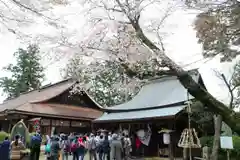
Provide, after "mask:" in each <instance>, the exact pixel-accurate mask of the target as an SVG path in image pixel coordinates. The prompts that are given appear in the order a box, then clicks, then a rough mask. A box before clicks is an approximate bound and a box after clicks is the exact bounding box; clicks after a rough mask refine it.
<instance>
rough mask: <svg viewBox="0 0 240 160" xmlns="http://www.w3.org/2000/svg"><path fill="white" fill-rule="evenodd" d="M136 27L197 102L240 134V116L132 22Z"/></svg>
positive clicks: (140, 36)
mask: <svg viewBox="0 0 240 160" xmlns="http://www.w3.org/2000/svg"><path fill="white" fill-rule="evenodd" d="M130 21H131V23H132V26H133V27H134V29H135V31H136V33H137V36H138V38H139V39H140V41H142V42H143V43H144V44H145V45H146V46H147V47H148V48H150V50H151V51H152V52H154V54H156V55H158V56H159V57H158V58H159V59H161V60H162V62H163V63H164V64H165V65H166V67H168V68H169V69H170V70H172V71H173V72H175V74H176V76H177V77H178V79H179V81H180V82H181V84H182V85H183V86H184V87H185V88H186V89H187V90H188V92H189V93H190V94H191V95H192V96H193V97H195V98H196V99H197V100H199V101H200V102H202V103H203V104H205V105H206V106H207V107H208V108H209V109H210V110H211V111H212V112H214V113H216V114H219V115H221V116H222V118H223V120H224V121H225V123H226V124H228V125H229V127H231V128H232V130H233V131H235V132H236V133H238V134H240V116H239V115H238V114H237V113H236V112H234V111H232V110H231V109H230V108H228V107H227V106H226V105H224V104H223V103H222V102H220V101H218V100H217V99H216V98H214V97H213V96H212V95H211V94H210V93H209V92H207V91H206V90H205V89H204V88H203V87H202V86H200V85H199V84H198V83H197V82H195V81H194V80H193V78H192V77H191V76H190V75H189V74H188V72H186V71H184V70H183V69H182V68H181V67H180V66H178V65H177V64H176V63H175V62H174V61H173V60H171V59H170V58H169V57H168V56H167V55H166V54H165V53H163V52H164V51H162V50H160V49H159V48H158V47H157V46H156V45H155V44H154V43H153V42H151V41H150V40H149V39H148V38H147V37H146V36H145V34H144V33H143V31H142V29H141V27H140V25H139V24H138V23H136V22H134V21H133V20H130Z"/></svg>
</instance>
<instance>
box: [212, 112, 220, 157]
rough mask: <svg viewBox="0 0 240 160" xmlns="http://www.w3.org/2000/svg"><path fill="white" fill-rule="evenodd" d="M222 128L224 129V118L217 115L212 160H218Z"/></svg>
mask: <svg viewBox="0 0 240 160" xmlns="http://www.w3.org/2000/svg"><path fill="white" fill-rule="evenodd" d="M221 127H222V116H221V115H216V116H215V117H214V129H215V134H214V140H213V147H212V154H211V160H218V150H219V145H220V135H221Z"/></svg>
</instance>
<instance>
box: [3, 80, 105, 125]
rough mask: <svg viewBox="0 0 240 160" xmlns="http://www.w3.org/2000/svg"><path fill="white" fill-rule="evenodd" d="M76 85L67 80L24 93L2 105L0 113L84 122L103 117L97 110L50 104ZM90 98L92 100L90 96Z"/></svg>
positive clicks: (74, 82)
mask: <svg viewBox="0 0 240 160" xmlns="http://www.w3.org/2000/svg"><path fill="white" fill-rule="evenodd" d="M75 84H76V81H73V80H72V79H67V80H64V81H61V82H59V83H55V84H53V85H48V86H44V87H42V88H41V89H39V90H34V91H31V92H26V93H23V94H21V95H20V96H19V97H17V98H14V99H10V100H7V101H5V102H4V103H3V104H0V112H2V113H16V114H17V113H21V114H28V115H35V116H37V117H39V116H43V117H44V116H45V117H56V118H68V119H82V120H84V119H85V120H93V119H95V118H98V117H99V116H101V115H102V112H101V111H99V110H97V109H91V108H87V107H82V106H73V105H68V104H55V103H57V102H54V104H53V103H50V102H48V100H50V99H52V98H54V97H56V96H58V95H60V94H62V93H64V92H66V91H68V90H69V89H70V88H71V87H73V86H74V85H75ZM86 94H87V93H86ZM88 96H89V95H88ZM89 98H90V99H91V100H92V98H91V97H90V96H89ZM92 101H93V100H92ZM93 102H94V101H93ZM94 103H95V102H94ZM96 105H97V104H96Z"/></svg>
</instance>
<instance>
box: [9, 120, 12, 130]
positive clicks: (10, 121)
mask: <svg viewBox="0 0 240 160" xmlns="http://www.w3.org/2000/svg"><path fill="white" fill-rule="evenodd" d="M11 129H12V120H9V124H8V133H11Z"/></svg>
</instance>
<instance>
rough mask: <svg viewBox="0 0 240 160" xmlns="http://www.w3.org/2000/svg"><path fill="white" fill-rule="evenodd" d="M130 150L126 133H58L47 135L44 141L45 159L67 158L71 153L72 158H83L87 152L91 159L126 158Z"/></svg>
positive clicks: (76, 159) (77, 159)
mask: <svg viewBox="0 0 240 160" xmlns="http://www.w3.org/2000/svg"><path fill="white" fill-rule="evenodd" d="M130 152H131V140H130V138H129V137H128V135H124V134H116V133H114V134H109V133H106V132H97V134H96V135H94V134H93V133H90V134H88V135H81V134H80V135H76V134H70V135H65V134H60V135H59V136H53V137H51V138H50V137H49V136H47V141H46V143H45V154H46V159H47V160H57V159H58V158H59V157H61V159H62V160H68V157H69V155H72V157H73V160H84V157H85V154H86V153H88V154H89V159H90V160H92V159H94V160H106V159H107V160H122V159H128V157H129V156H130Z"/></svg>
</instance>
